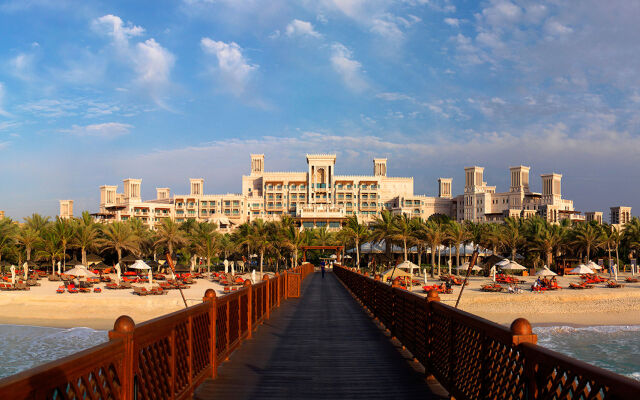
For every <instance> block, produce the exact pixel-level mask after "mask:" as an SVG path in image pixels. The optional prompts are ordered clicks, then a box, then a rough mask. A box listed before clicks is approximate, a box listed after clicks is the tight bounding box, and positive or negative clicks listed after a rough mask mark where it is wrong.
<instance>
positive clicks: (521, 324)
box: [511, 318, 533, 335]
mask: <svg viewBox="0 0 640 400" xmlns="http://www.w3.org/2000/svg"><path fill="white" fill-rule="evenodd" d="M511 333H512V334H514V335H531V334H532V333H533V330H532V329H531V324H530V323H529V321H527V319H526V318H516V319H515V320H514V321H513V322H512V323H511Z"/></svg>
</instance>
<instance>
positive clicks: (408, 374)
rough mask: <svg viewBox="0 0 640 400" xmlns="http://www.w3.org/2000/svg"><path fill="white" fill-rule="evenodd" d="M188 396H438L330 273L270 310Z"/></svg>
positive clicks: (312, 278) (310, 279)
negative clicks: (212, 376) (215, 371)
mask: <svg viewBox="0 0 640 400" xmlns="http://www.w3.org/2000/svg"><path fill="white" fill-rule="evenodd" d="M194 398H195V399H200V400H208V399H417V398H421V399H430V398H438V396H436V395H434V394H433V393H432V392H431V391H430V387H429V386H428V385H427V384H426V383H425V382H424V376H423V375H421V374H419V373H416V372H415V371H414V370H413V369H411V368H410V366H409V365H408V364H407V362H406V360H404V359H403V357H402V356H401V355H400V354H399V353H398V351H397V349H396V348H395V347H394V346H393V345H392V344H391V343H390V342H389V340H388V338H386V337H385V336H384V335H383V334H382V333H381V332H380V330H379V329H378V328H377V327H376V326H375V325H374V324H373V323H372V321H371V319H370V318H369V317H368V316H367V315H366V314H365V313H364V312H363V310H362V308H361V307H360V306H359V305H358V304H357V302H356V301H355V300H354V299H353V298H352V297H351V296H350V295H349V293H348V292H347V291H346V289H345V288H344V287H343V286H342V285H341V284H340V283H339V282H338V280H337V278H336V277H335V276H334V275H333V274H332V273H327V274H326V277H325V278H324V279H322V277H321V275H320V274H312V275H310V276H309V277H308V278H307V279H306V280H305V282H304V285H303V292H302V297H301V298H300V299H296V300H288V301H286V302H283V303H282V306H281V307H280V308H279V309H277V310H275V311H274V312H273V313H272V314H271V319H270V320H269V321H267V322H265V323H264V325H262V326H260V328H259V329H258V331H257V332H255V333H254V337H253V338H252V339H251V340H249V341H247V342H245V343H244V344H243V345H242V346H241V347H240V348H239V349H238V350H237V351H236V352H235V353H233V354H232V355H231V357H230V360H229V361H228V362H226V363H224V364H223V365H222V366H221V367H220V369H219V376H218V378H217V379H216V380H211V379H209V380H207V381H205V382H204V383H203V384H202V385H201V386H200V387H199V388H198V389H197V390H196V392H195V394H194Z"/></svg>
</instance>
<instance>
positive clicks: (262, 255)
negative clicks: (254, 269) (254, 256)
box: [260, 250, 264, 274]
mask: <svg viewBox="0 0 640 400" xmlns="http://www.w3.org/2000/svg"><path fill="white" fill-rule="evenodd" d="M263 260H264V251H262V250H260V274H262V262H263Z"/></svg>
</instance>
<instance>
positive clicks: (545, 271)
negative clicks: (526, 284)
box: [536, 266, 558, 276]
mask: <svg viewBox="0 0 640 400" xmlns="http://www.w3.org/2000/svg"><path fill="white" fill-rule="evenodd" d="M556 275H558V274H556V273H555V272H553V271H551V270H550V269H549V268H547V267H546V266H545V267H544V268H542V269H541V270H540V271H538V272H536V276H556Z"/></svg>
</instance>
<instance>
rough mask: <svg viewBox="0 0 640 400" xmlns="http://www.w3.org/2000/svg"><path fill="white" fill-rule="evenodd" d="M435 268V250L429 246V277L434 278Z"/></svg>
mask: <svg viewBox="0 0 640 400" xmlns="http://www.w3.org/2000/svg"><path fill="white" fill-rule="evenodd" d="M435 267H436V249H435V246H434V245H431V277H432V278H433V277H434V276H436V275H435V272H436V271H435Z"/></svg>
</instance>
